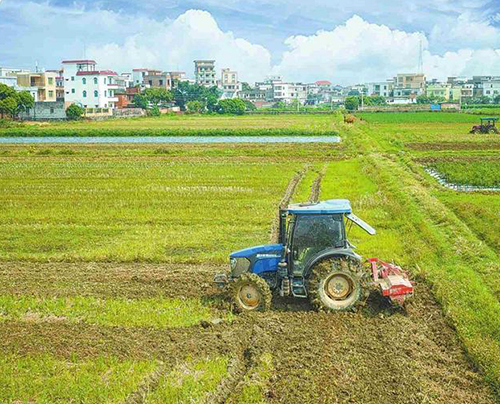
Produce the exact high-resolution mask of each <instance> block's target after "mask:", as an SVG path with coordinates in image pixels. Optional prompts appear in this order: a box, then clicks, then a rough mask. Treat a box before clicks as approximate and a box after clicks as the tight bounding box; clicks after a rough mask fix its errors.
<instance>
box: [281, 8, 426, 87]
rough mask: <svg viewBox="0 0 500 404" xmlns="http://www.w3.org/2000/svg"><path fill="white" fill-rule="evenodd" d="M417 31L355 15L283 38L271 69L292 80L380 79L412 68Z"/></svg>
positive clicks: (415, 59)
mask: <svg viewBox="0 0 500 404" xmlns="http://www.w3.org/2000/svg"><path fill="white" fill-rule="evenodd" d="M421 41H422V43H423V45H424V46H427V39H426V37H425V35H423V34H421V33H407V32H404V31H398V30H391V29H390V28H388V27H387V26H384V25H376V24H370V23H368V22H366V21H365V20H363V19H362V18H361V17H359V16H354V17H352V18H351V19H349V20H348V21H347V22H346V23H345V24H344V25H340V26H337V27H336V28H335V29H334V30H333V31H319V32H317V33H316V34H315V35H312V36H307V37H306V36H294V37H290V38H288V39H287V41H286V44H287V45H288V47H289V48H290V50H289V51H287V52H285V53H284V55H283V59H282V61H281V63H280V64H279V65H278V66H276V67H275V72H276V73H279V74H282V75H284V76H286V77H287V78H290V79H293V80H305V81H312V80H316V79H318V78H327V79H333V80H335V81H338V82H341V83H344V84H345V83H348V82H351V83H352V82H353V81H354V82H356V81H358V82H361V81H367V80H383V79H386V78H388V77H391V76H392V75H394V73H395V72H398V71H414V70H415V69H416V67H417V65H418V55H419V47H420V42H421Z"/></svg>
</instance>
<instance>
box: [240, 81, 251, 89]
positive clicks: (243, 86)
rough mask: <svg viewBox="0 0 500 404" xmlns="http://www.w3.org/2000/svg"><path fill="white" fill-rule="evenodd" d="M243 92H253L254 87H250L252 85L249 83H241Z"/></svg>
mask: <svg viewBox="0 0 500 404" xmlns="http://www.w3.org/2000/svg"><path fill="white" fill-rule="evenodd" d="M241 90H242V91H251V90H252V87H250V84H248V83H247V82H245V81H243V82H242V83H241Z"/></svg>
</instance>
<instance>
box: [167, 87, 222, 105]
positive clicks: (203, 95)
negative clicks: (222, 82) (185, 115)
mask: <svg viewBox="0 0 500 404" xmlns="http://www.w3.org/2000/svg"><path fill="white" fill-rule="evenodd" d="M219 97H220V91H219V89H218V88H217V87H215V86H214V87H210V88H207V87H204V86H200V85H199V84H191V83H189V82H187V81H181V82H179V83H178V84H177V87H176V88H175V89H174V101H175V103H176V105H178V106H179V107H180V108H181V109H182V110H184V111H185V110H186V105H187V103H188V102H189V101H199V102H201V103H202V104H203V105H205V106H206V108H207V110H208V111H209V112H214V111H215V109H216V107H217V102H218V101H219Z"/></svg>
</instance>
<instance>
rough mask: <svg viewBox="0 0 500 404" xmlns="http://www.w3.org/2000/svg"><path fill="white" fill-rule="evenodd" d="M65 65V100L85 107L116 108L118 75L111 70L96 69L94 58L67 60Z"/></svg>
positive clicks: (64, 62) (67, 102)
mask: <svg viewBox="0 0 500 404" xmlns="http://www.w3.org/2000/svg"><path fill="white" fill-rule="evenodd" d="M62 63H63V66H64V73H63V77H64V100H65V102H66V104H78V105H80V106H82V107H84V108H114V107H115V104H116V102H118V98H116V97H115V90H116V89H117V88H118V86H117V84H116V77H117V76H118V75H117V74H116V73H115V72H113V71H111V70H96V62H95V61H93V60H66V61H63V62H62Z"/></svg>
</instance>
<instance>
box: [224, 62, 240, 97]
mask: <svg viewBox="0 0 500 404" xmlns="http://www.w3.org/2000/svg"><path fill="white" fill-rule="evenodd" d="M220 87H221V89H222V97H223V98H234V97H237V96H238V94H239V92H240V91H241V83H240V82H239V81H238V72H236V71H234V70H231V69H222V71H221V80H220Z"/></svg>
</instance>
